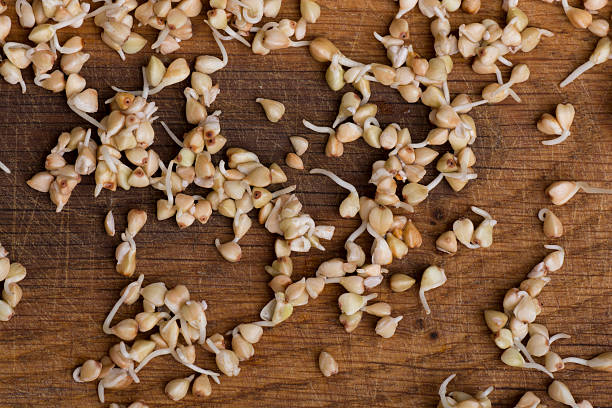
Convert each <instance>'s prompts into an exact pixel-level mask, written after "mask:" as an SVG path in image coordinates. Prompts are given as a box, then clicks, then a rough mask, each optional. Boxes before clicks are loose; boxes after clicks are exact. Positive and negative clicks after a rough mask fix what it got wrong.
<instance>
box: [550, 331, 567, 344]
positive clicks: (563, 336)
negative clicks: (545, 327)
mask: <svg viewBox="0 0 612 408" xmlns="http://www.w3.org/2000/svg"><path fill="white" fill-rule="evenodd" d="M571 338H572V336H570V335H569V334H566V333H557V334H555V335H553V336H550V338H549V339H548V344H552V343H554V342H555V341H557V340H561V339H571Z"/></svg>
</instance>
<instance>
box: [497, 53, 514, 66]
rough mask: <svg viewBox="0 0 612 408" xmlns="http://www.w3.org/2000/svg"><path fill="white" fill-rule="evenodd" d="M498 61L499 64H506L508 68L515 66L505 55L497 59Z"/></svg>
mask: <svg viewBox="0 0 612 408" xmlns="http://www.w3.org/2000/svg"><path fill="white" fill-rule="evenodd" d="M497 60H498V61H499V62H501V63H502V64H504V65H505V66H507V67H511V66H514V64H513V63H512V61H510V60H508V59H506V58H505V57H504V56H503V55H500V56H499V57H497Z"/></svg>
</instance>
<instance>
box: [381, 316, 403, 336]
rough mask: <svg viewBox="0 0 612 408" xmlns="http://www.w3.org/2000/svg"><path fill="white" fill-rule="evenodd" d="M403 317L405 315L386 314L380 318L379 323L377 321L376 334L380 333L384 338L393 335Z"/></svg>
mask: <svg viewBox="0 0 612 408" xmlns="http://www.w3.org/2000/svg"><path fill="white" fill-rule="evenodd" d="M403 318H404V316H397V317H391V316H384V317H382V318H381V319H380V320H378V323H376V329H375V331H376V334H378V335H379V336H380V337H382V338H384V339H388V338H390V337H393V335H394V334H395V330H396V329H397V324H398V323H399V322H400V320H402V319H403Z"/></svg>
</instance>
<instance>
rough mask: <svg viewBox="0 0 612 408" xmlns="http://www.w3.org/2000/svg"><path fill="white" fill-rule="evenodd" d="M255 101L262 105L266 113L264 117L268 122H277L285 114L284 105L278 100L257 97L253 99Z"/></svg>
mask: <svg viewBox="0 0 612 408" xmlns="http://www.w3.org/2000/svg"><path fill="white" fill-rule="evenodd" d="M255 102H257V103H259V104H260V105H261V106H262V108H263V110H264V112H265V113H266V117H267V118H268V120H269V121H270V122H273V123H276V122H278V121H279V120H281V118H282V117H283V115H284V114H285V105H283V104H282V103H280V102H278V101H275V100H273V99H264V98H257V99H255Z"/></svg>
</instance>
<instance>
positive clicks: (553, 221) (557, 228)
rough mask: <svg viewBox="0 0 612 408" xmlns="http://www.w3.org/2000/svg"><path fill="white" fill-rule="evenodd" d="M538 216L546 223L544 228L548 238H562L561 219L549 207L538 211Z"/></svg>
mask: <svg viewBox="0 0 612 408" xmlns="http://www.w3.org/2000/svg"><path fill="white" fill-rule="evenodd" d="M538 218H539V219H540V221H542V222H543V223H544V224H543V226H542V228H543V231H544V235H546V237H547V238H560V237H561V236H563V224H562V223H561V220H560V219H559V218H558V217H557V216H556V215H555V214H554V213H553V212H552V211H550V210H549V209H548V208H543V209H541V210H540V212H539V213H538Z"/></svg>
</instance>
